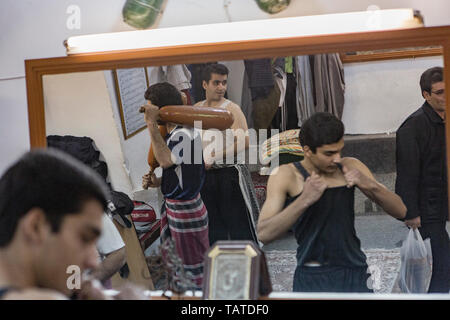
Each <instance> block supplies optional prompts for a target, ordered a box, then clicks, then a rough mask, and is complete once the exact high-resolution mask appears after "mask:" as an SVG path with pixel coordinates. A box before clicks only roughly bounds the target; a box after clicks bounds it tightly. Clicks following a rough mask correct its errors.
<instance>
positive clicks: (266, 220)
mask: <svg viewBox="0 0 450 320" xmlns="http://www.w3.org/2000/svg"><path fill="white" fill-rule="evenodd" d="M343 136H344V125H343V123H342V122H341V121H340V120H339V119H337V118H336V117H335V116H334V115H332V114H329V113H322V112H320V113H316V114H314V115H313V116H312V117H310V118H309V119H308V120H307V121H305V123H304V124H303V126H302V129H301V132H300V143H301V144H302V146H303V150H304V154H305V158H304V160H302V161H301V162H299V163H290V164H286V165H282V166H280V167H279V168H277V169H275V170H276V171H275V172H274V173H273V174H272V175H271V176H270V178H269V181H268V184H267V198H266V201H265V203H264V205H263V208H262V210H261V214H260V216H259V221H258V238H259V239H260V241H262V242H263V243H265V244H267V243H269V242H271V241H273V240H275V239H277V238H279V237H280V236H282V235H283V234H284V233H285V232H286V231H288V230H289V229H293V230H294V234H295V237H296V239H297V243H298V249H297V268H296V271H295V274H294V281H293V290H294V291H301V292H371V290H369V289H368V287H367V280H368V277H369V274H368V273H367V263H366V256H365V255H364V253H363V252H362V250H361V244H360V241H359V239H358V237H357V236H356V231H355V227H354V190H355V187H358V188H359V189H360V190H361V191H362V192H363V193H364V194H365V195H366V196H367V197H368V198H369V199H371V200H372V201H374V202H376V203H377V204H378V205H380V206H381V207H382V208H383V209H384V211H385V212H387V213H388V214H389V215H391V216H393V217H394V218H403V217H404V216H405V214H406V207H405V205H404V204H403V202H402V200H401V199H400V197H399V196H397V195H396V194H395V193H393V192H391V191H389V190H388V189H387V188H386V187H385V186H383V185H382V184H380V183H378V182H377V181H376V180H375V178H374V177H373V175H372V173H371V172H370V170H369V169H368V168H367V167H366V166H365V165H364V164H363V163H362V162H361V161H359V160H358V159H355V158H341V156H340V154H341V151H342V149H343V147H344V139H343Z"/></svg>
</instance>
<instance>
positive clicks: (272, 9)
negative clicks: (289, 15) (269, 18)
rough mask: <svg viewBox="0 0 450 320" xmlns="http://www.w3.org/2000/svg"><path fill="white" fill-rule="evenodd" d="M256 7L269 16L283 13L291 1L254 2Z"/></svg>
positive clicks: (262, 0) (268, 0)
mask: <svg viewBox="0 0 450 320" xmlns="http://www.w3.org/2000/svg"><path fill="white" fill-rule="evenodd" d="M255 1H256V3H257V4H258V7H259V8H260V9H261V10H263V11H265V12H267V13H270V14H275V13H278V12H281V11H283V10H284V9H286V8H287V6H288V5H289V4H290V3H291V0H255Z"/></svg>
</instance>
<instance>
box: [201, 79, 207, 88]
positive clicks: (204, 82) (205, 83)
mask: <svg viewBox="0 0 450 320" xmlns="http://www.w3.org/2000/svg"><path fill="white" fill-rule="evenodd" d="M202 87H203V89H205V90H206V88H207V87H208V82H206V81H205V80H203V81H202Z"/></svg>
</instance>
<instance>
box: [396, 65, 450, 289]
mask: <svg viewBox="0 0 450 320" xmlns="http://www.w3.org/2000/svg"><path fill="white" fill-rule="evenodd" d="M420 88H421V90H422V96H423V97H424V98H425V100H426V101H425V102H424V104H423V105H422V106H421V107H420V108H419V109H418V110H417V111H415V112H414V113H413V114H411V115H410V116H409V117H408V118H407V119H406V120H405V122H403V124H402V125H401V126H400V128H399V129H398V130H397V138H396V139H397V151H396V153H397V159H396V160H397V181H396V185H395V189H396V193H397V194H398V195H400V196H401V197H402V199H403V201H404V202H405V205H406V207H407V209H408V210H407V214H406V218H405V224H406V225H407V226H408V227H411V228H414V229H415V228H419V231H420V233H421V235H422V237H423V238H424V239H425V238H430V240H431V249H432V255H433V275H432V278H431V283H430V288H429V290H428V292H445V293H448V292H449V290H450V245H449V236H448V233H447V230H446V229H445V224H446V220H449V212H448V191H447V190H448V189H447V188H448V187H447V161H446V146H445V125H444V120H445V84H444V81H443V68H442V67H434V68H430V69H428V70H426V71H425V72H424V73H423V74H422V76H421V78H420Z"/></svg>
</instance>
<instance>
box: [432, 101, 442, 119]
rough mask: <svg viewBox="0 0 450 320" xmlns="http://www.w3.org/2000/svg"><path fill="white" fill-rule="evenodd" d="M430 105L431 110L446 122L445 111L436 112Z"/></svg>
mask: <svg viewBox="0 0 450 320" xmlns="http://www.w3.org/2000/svg"><path fill="white" fill-rule="evenodd" d="M428 105H429V106H430V107H431V109H432V110H433V111H434V112H436V113H437V115H438V116H439V117H441V119H442V120H445V111H440V110H436V108H434V107H433V106H432V105H431V104H430V103H429V102H428Z"/></svg>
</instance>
